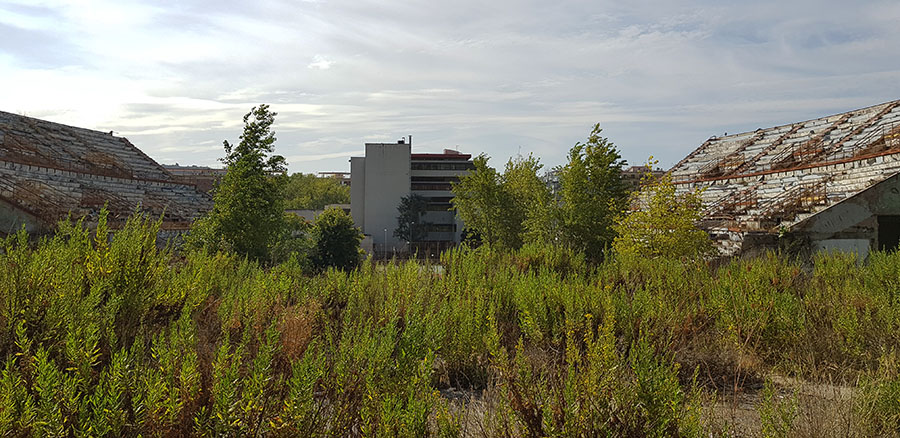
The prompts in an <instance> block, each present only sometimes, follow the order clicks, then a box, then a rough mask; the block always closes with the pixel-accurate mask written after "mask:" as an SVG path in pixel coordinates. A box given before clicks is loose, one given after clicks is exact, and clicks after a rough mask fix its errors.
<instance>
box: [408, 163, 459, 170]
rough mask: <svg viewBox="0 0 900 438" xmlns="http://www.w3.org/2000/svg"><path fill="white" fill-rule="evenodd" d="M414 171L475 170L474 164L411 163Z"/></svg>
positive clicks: (410, 166)
mask: <svg viewBox="0 0 900 438" xmlns="http://www.w3.org/2000/svg"><path fill="white" fill-rule="evenodd" d="M409 168H410V169H412V170H470V169H474V168H475V165H474V164H472V163H411V164H410V165H409Z"/></svg>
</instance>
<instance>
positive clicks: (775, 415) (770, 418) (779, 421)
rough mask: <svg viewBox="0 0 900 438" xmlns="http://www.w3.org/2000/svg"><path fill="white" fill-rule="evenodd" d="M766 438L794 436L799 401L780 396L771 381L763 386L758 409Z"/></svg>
mask: <svg viewBox="0 0 900 438" xmlns="http://www.w3.org/2000/svg"><path fill="white" fill-rule="evenodd" d="M756 411H757V413H758V414H759V419H760V424H761V426H762V436H763V437H765V438H780V437H790V436H794V435H793V432H794V429H793V427H794V421H796V419H797V399H796V397H795V396H785V395H781V394H778V389H777V388H776V387H775V384H774V383H772V381H771V380H766V383H765V386H763V393H762V401H760V403H759V406H757V408H756Z"/></svg>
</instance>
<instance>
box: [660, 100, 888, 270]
mask: <svg viewBox="0 0 900 438" xmlns="http://www.w3.org/2000/svg"><path fill="white" fill-rule="evenodd" d="M898 172H900V100H895V101H891V102H886V103H882V104H879V105H874V106H871V107H867V108H862V109H857V110H853V111H848V112H845V113H841V114H835V115H831V116H826V117H821V118H818V119H813V120H807V121H805V122H796V123H791V124H787V125H781V126H775V127H771V128H766V129H757V130H756V131H751V132H744V133H740V134H734V135H729V136H724V137H712V138H710V139H709V140H707V141H706V142H704V143H703V144H702V145H701V146H700V147H699V148H697V149H696V150H694V151H693V152H691V154H689V155H688V156H687V157H685V158H684V159H683V160H682V161H681V162H679V163H678V164H676V165H675V166H674V167H673V168H672V169H671V170H669V173H670V174H671V175H672V179H673V181H675V183H676V184H677V185H678V188H679V190H680V191H688V190H695V189H704V192H703V200H704V205H705V212H704V222H703V224H704V226H705V227H706V228H707V229H710V230H722V231H723V233H722V234H721V236H724V237H723V238H725V237H727V236H726V235H727V232H749V231H762V232H775V231H777V230H782V229H790V227H791V226H793V225H794V224H797V223H798V222H800V221H802V220H804V219H806V218H809V217H810V216H812V215H814V214H816V213H818V212H820V211H822V210H824V209H826V208H828V207H830V206H832V205H834V204H836V203H837V202H840V201H841V200H843V199H847V198H849V197H851V196H853V195H855V194H857V193H859V192H861V191H863V190H865V189H866V188H868V187H871V186H872V185H874V184H877V183H878V182H880V181H883V180H884V179H886V178H888V177H890V176H892V175H894V174H897V173H898ZM725 231H727V232H725ZM725 252H726V253H728V252H729V251H725Z"/></svg>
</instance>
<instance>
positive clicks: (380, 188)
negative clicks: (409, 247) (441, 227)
mask: <svg viewBox="0 0 900 438" xmlns="http://www.w3.org/2000/svg"><path fill="white" fill-rule="evenodd" d="M409 154H410V145H409V144H399V143H366V158H365V182H366V183H365V205H364V207H363V209H364V211H365V214H364V219H363V220H364V222H363V233H365V234H368V235H370V236H372V240H373V242H374V243H375V246H376V251H378V250H380V248H385V247H387V248H388V251H390V250H391V249H392V248H396V249H397V250H400V249H401V247H402V246H403V244H404V242H403V241H402V240H401V239H398V238H396V237H394V230H395V229H397V215H398V213H397V206H398V205H400V199H401V198H403V197H404V196H406V195H408V194H409ZM351 172H352V161H351ZM356 186H357V184H356V182H355V181H354V182H353V183H351V185H350V191H351V202H353V201H352V193H353V190H354V188H355V187H356ZM379 247H380V248H379Z"/></svg>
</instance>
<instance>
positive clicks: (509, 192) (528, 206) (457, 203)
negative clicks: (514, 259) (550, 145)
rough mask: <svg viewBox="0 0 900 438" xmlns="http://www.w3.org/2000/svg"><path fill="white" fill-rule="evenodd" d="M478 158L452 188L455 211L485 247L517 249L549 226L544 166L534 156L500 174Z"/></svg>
mask: <svg viewBox="0 0 900 438" xmlns="http://www.w3.org/2000/svg"><path fill="white" fill-rule="evenodd" d="M488 160H489V158H488V157H487V156H485V155H483V154H482V155H479V156H478V157H476V158H475V160H473V164H474V165H475V169H474V170H473V171H471V172H469V174H467V175H463V176H462V177H460V180H459V182H458V183H454V184H453V194H454V198H453V200H452V201H451V202H452V203H453V208H454V209H456V211H457V213H459V215H460V217H461V218H462V220H463V222H464V223H465V224H466V228H469V229H470V230H474V231H477V232H478V234H480V235H481V238H482V240H483V241H484V242H485V243H488V244H491V245H497V246H500V247H504V248H510V249H518V248H520V247H521V246H522V244H523V242H524V241H525V240H526V239H527V238H530V237H531V236H532V235H533V236H540V235H541V230H542V228H543V227H545V226H546V221H545V213H546V210H547V209H548V208H550V202H551V197H550V192H549V190H548V189H547V186H546V184H544V182H543V181H541V179H540V177H539V176H538V171H539V170H540V169H541V167H542V166H541V164H540V163H539V162H538V160H537V159H536V158H534V157H533V156H530V155H529V156H528V157H527V158H522V157H518V158H515V159H511V160H509V161H508V162H507V163H506V168H505V169H504V172H503V173H502V174H501V173H499V172H497V170H496V169H494V168H492V167H490V166H488V164H487V163H488Z"/></svg>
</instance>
